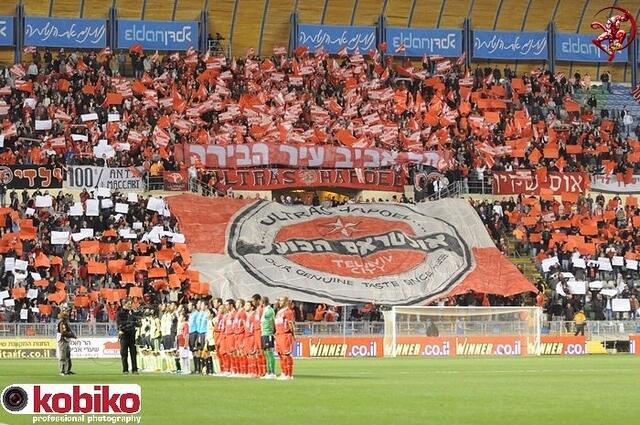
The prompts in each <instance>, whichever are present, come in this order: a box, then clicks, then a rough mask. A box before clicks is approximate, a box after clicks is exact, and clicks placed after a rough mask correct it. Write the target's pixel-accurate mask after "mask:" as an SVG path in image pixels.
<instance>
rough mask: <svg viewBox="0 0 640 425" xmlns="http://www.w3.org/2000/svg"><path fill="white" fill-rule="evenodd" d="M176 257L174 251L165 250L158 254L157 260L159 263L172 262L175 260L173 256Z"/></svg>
mask: <svg viewBox="0 0 640 425" xmlns="http://www.w3.org/2000/svg"><path fill="white" fill-rule="evenodd" d="M174 255H175V251H174V250H173V249H169V248H165V249H161V250H160V251H158V252H156V258H157V259H158V261H171V260H173V256H174Z"/></svg>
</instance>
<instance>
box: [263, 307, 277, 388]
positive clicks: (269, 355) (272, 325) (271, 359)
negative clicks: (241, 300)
mask: <svg viewBox="0 0 640 425" xmlns="http://www.w3.org/2000/svg"><path fill="white" fill-rule="evenodd" d="M262 308H263V310H262V318H261V320H260V327H261V329H262V337H261V343H262V350H263V351H264V356H265V358H266V359H267V374H266V375H265V376H263V377H262V378H261V379H275V378H276V357H275V355H274V354H273V348H274V345H275V337H274V335H275V333H276V322H275V318H276V312H275V311H274V310H273V307H271V305H270V304H269V298H267V297H262Z"/></svg>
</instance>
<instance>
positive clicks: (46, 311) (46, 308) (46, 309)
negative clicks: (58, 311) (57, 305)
mask: <svg viewBox="0 0 640 425" xmlns="http://www.w3.org/2000/svg"><path fill="white" fill-rule="evenodd" d="M38 311H39V312H40V314H41V315H43V316H50V315H51V313H52V312H53V308H52V307H51V305H50V304H38Z"/></svg>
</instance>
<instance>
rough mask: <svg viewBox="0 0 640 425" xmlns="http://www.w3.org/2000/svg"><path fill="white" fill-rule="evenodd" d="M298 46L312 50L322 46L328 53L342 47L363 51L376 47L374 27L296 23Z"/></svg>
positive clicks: (349, 51)
mask: <svg viewBox="0 0 640 425" xmlns="http://www.w3.org/2000/svg"><path fill="white" fill-rule="evenodd" d="M297 45H298V46H305V47H307V48H308V49H309V50H311V51H312V52H313V51H315V50H316V49H318V48H320V47H322V48H323V49H325V50H326V51H327V53H330V54H336V53H338V51H339V50H341V49H342V48H345V47H346V49H347V52H348V53H353V52H354V51H355V50H356V49H358V50H359V51H360V53H363V54H364V53H365V52H367V51H369V49H375V48H376V29H375V27H349V26H334V25H310V24H300V25H298V44H297Z"/></svg>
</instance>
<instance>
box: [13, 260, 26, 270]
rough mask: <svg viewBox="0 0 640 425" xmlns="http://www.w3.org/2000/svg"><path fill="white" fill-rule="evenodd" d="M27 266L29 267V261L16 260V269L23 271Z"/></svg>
mask: <svg viewBox="0 0 640 425" xmlns="http://www.w3.org/2000/svg"><path fill="white" fill-rule="evenodd" d="M27 267H29V263H28V262H27V261H24V260H16V270H22V271H25V270H27Z"/></svg>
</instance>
